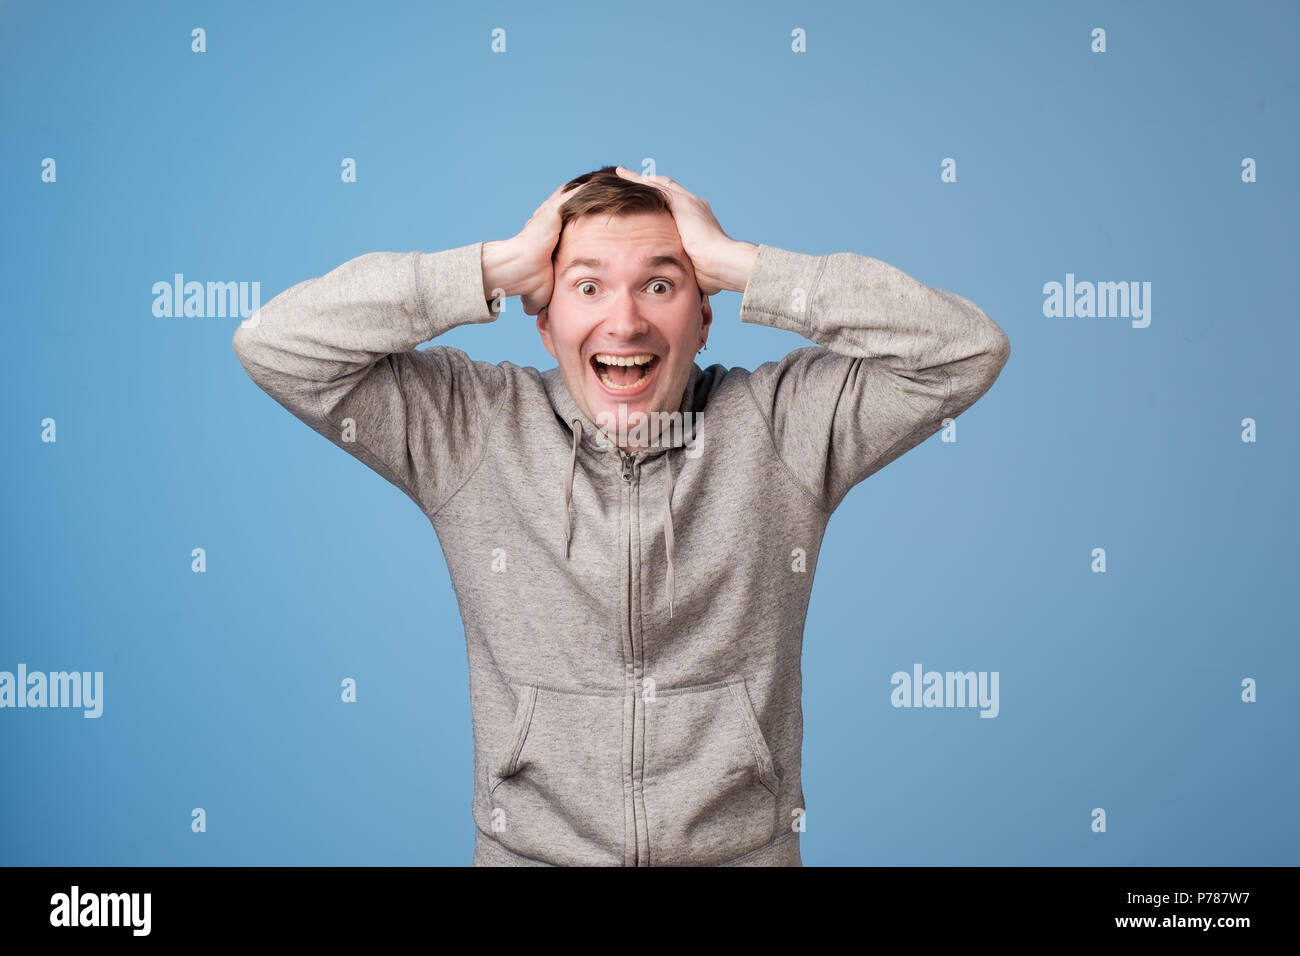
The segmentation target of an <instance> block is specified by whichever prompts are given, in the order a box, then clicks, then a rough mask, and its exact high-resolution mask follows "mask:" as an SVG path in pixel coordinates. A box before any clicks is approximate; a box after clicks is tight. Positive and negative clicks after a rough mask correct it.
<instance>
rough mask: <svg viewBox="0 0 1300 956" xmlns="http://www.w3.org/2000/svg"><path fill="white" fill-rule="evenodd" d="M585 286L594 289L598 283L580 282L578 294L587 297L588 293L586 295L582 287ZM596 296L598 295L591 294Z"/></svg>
mask: <svg viewBox="0 0 1300 956" xmlns="http://www.w3.org/2000/svg"><path fill="white" fill-rule="evenodd" d="M585 285H589V286H592V287H593V288H594V287H595V285H596V283H594V282H592V281H590V280H588V281H586V282H579V283H578V292H579V294H582V295H586V293H584V292H583V291H582V287H583V286H585ZM595 294H596V293H594V292H593V293H591V295H595ZM588 298H590V296H588Z"/></svg>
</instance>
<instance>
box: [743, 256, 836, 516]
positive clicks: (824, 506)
mask: <svg viewBox="0 0 1300 956" xmlns="http://www.w3.org/2000/svg"><path fill="white" fill-rule="evenodd" d="M829 258H830V257H829V256H819V257H818V262H817V272H816V274H815V275H814V276H813V281H812V288H811V289H810V290H809V291H808V309H807V311H806V312H805V313H804V315H802V316H798V317H795V314H794V313H787V312H784V311H780V312H779V311H776V310H768V309H764V308H756V309H754V311H755V312H758V313H761V314H763V315H769V316H772V317H773V318H777V319H781V320H783V321H784V322H787V323H790V324H792V325H797V326H799V327H800V329H801V331H802V334H803V335H804V338H806V339H809V340H811V341H813V344H814V345H817V344H820V343H817V342H816V340H814V339H812V336H811V335H809V334H807V333H809V332H811V331H813V330H814V329H816V328H817V323H816V322H814V321H813V310H812V304H813V302H814V301H816V297H817V289H818V287H819V286H820V285H821V281H822V275H823V274H824V273H825V272H826V263H827V261H828V259H829ZM823 348H824V346H823ZM828 351H829V350H828ZM745 391H747V392H748V393H749V399H750V401H752V402H753V403H754V408H755V409H756V410H757V411H758V417H759V419H760V420H761V421H762V422H763V424H764V426H766V429H767V440H768V443H769V444H771V446H772V454H773V455H775V456H776V460H777V461H778V462H780V464H781V467H782V469H784V471H785V473H786V474H787V475H788V476H789V477H790V480H791V481H793V482H794V484H795V487H796V488H798V489H799V490H800V491H802V492H803V493H804V494H806V495H808V497H810V498H811V499H812V500H813V503H814V504H816V505H817V507H818V508H819V509H821V512H822V514H824V515H826V516H828V517H829V516H830V514H831V512H832V511H833V510H834V509H833V508H831V507H830V502H829V501H827V500H826V499H825V497H823V496H822V495H819V494H817V493H816V492H815V491H813V490H812V489H811V488H809V487H808V486H807V485H805V484H804V483H803V482H802V481H801V480H800V479H799V476H798V475H796V474H795V473H794V469H793V468H791V467H790V466H789V465H788V464H787V463H786V460H785V459H784V458H783V457H782V456H781V449H780V446H778V445H777V441H776V431H775V428H774V426H773V423H772V421H771V420H770V419H768V417H767V416H766V415H764V414H763V406H762V405H761V404H760V403H759V401H758V396H757V395H755V394H754V388H753V386H752V385H751V383H750V376H748V375H746V376H745Z"/></svg>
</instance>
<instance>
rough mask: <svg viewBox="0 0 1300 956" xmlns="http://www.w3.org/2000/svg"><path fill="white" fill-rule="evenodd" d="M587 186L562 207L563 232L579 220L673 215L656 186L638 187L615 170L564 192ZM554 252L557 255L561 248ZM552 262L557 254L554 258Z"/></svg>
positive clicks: (579, 180) (582, 179) (572, 183)
mask: <svg viewBox="0 0 1300 956" xmlns="http://www.w3.org/2000/svg"><path fill="white" fill-rule="evenodd" d="M584 183H590V185H589V186H587V188H586V189H582V190H580V191H579V192H578V194H577V195H576V196H570V197H569V198H568V199H567V200H565V201H564V203H563V205H561V206H560V232H561V233H563V232H564V227H565V226H567V225H568V224H569V223H570V222H571V221H573V220H574V219H577V218H578V217H579V216H600V215H607V216H627V215H631V214H634V213H640V212H650V213H654V212H666V213H671V212H672V207H670V206H669V205H668V197H667V196H666V195H664V191H663V190H662V189H661V188H660V187H658V186H656V185H654V184H653V183H638V182H633V181H632V180H630V179H624V178H623V177H622V176H620V175H619V174H618V172H617V171H616V170H615V167H613V166H602V167H601V168H600V169H597V170H595V171H594V172H590V173H583V174H582V175H581V176H576V177H574V178H573V179H570V180H569V181H568V182H567V183H565V184H564V189H565V192H568V191H569V190H571V189H576V188H577V187H578V186H581V185H583V184H584ZM555 248H556V250H557V251H558V250H559V248H560V244H559V243H558V242H557V243H556V244H555ZM551 258H552V260H554V258H555V254H554V253H552V254H551Z"/></svg>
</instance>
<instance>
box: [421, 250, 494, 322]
mask: <svg viewBox="0 0 1300 956" xmlns="http://www.w3.org/2000/svg"><path fill="white" fill-rule="evenodd" d="M415 281H416V295H417V296H418V298H419V303H420V313H421V316H422V317H423V318H424V320H425V326H426V328H428V329H429V330H430V335H429V338H433V337H434V336H436V335H438V334H440V333H442V332H445V331H447V330H448V329H452V328H454V327H456V326H458V325H466V324H469V323H485V322H492V321H494V320H495V319H496V317H497V315H496V313H495V312H493V311H492V310H491V308H490V307H489V305H488V300H487V298H486V297H485V296H484V295H483V243H481V242H474V243H470V244H469V245H467V246H458V247H456V248H453V249H445V250H442V251H439V252H417V253H416V254H415Z"/></svg>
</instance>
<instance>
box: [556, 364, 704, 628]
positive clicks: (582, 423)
mask: <svg viewBox="0 0 1300 956" xmlns="http://www.w3.org/2000/svg"><path fill="white" fill-rule="evenodd" d="M703 374H704V373H703V372H701V370H700V367H699V365H694V364H693V365H692V366H691V374H690V375H689V376H688V378H687V380H686V387H685V389H683V391H682V400H681V403H680V404H679V405H678V406H677V411H678V412H679V413H682V415H681V427H680V428H670V429H669V430H668V435H667V439H666V440H664V436H662V435H661V436H660V442H659V443H658V444H657V445H656V446H654V447H651V448H646V449H642V450H640V451H638V452H636V453H634V454H632V455H630V456H628V455H627V453H626V452H623V451H622V450H621V449H620V448H619V447H618V446H617V445H616V444H615V443H614V441H613V439H610V438H608V437H607V436H606V437H603V438H601V437H598V435H597V433H598V431H599V429H598V427H597V425H596V423H595V422H594V421H592V420H591V419H590V418H589V417H588V416H587V415H586V414H585V413H584V412H583V411H582V409H580V408H579V407H578V403H577V402H576V401H574V399H573V395H572V394H571V393H570V392H569V387H568V385H567V384H565V381H564V373H563V372H561V371H560V369H559V367H558V366H557V367H556V368H552V369H549V370H547V371H545V372H543V373H542V384H543V386H544V387H545V389H546V394H547V396H548V397H549V398H550V400H551V406H552V407H553V408H554V409H555V414H556V417H557V418H559V419H560V421H562V422H563V423H564V426H565V427H566V428H567V429H569V431H570V432H571V433H572V435H573V444H572V450H571V451H570V454H569V467H568V470H567V472H566V475H565V480H564V559H565V560H566V561H567V560H568V559H569V543H570V541H571V540H572V538H573V471H574V469H575V468H576V467H577V462H578V446H579V445H583V446H585V447H586V448H588V449H589V450H590V451H592V452H594V453H595V454H604V455H609V456H610V457H611V458H615V457H624V456H626V457H630V458H631V459H632V460H633V461H635V462H641V461H645V460H646V459H649V458H656V457H658V456H659V455H664V456H665V457H664V465H665V466H666V468H667V477H668V480H667V482H666V483H665V485H664V549H665V551H666V552H667V555H668V572H667V575H666V587H667V590H668V616H669V618H671V617H672V616H673V583H674V582H673V487H674V484H675V475H674V474H673V456H672V455H671V454H667V453H668V452H669V451H670V450H672V449H676V448H682V447H685V446H688V445H691V444H693V443H694V442H695V440H696V438H697V431H698V426H699V412H700V411H702V409H701V408H697V407H696V406H697V404H700V402H701V401H702V399H703V395H702V394H701V390H700V388H699V384H700V380H701V378H702V377H703ZM697 399H698V400H700V401H697ZM687 412H690V413H691V414H690V415H689V416H688V415H687V414H685V413H687Z"/></svg>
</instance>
